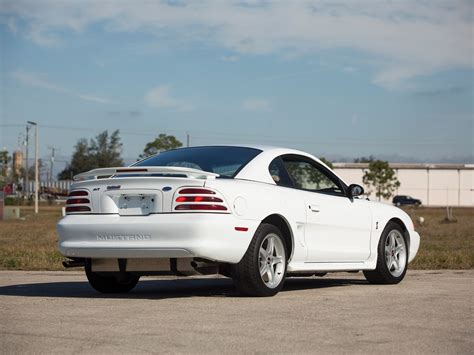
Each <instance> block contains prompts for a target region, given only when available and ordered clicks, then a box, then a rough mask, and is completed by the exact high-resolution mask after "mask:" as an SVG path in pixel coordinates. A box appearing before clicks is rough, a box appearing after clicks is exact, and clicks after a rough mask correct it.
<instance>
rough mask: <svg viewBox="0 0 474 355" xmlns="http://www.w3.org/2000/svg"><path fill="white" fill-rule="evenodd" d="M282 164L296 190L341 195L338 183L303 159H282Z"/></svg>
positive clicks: (320, 168) (322, 170)
mask: <svg viewBox="0 0 474 355" xmlns="http://www.w3.org/2000/svg"><path fill="white" fill-rule="evenodd" d="M283 163H284V166H285V168H286V170H287V171H288V174H289V175H290V177H291V179H292V180H293V182H294V185H295V187H296V188H298V189H303V190H309V191H314V192H321V193H328V194H334V195H341V194H343V190H342V187H341V184H340V182H339V181H338V180H337V179H336V178H334V177H332V176H329V174H328V173H327V172H326V171H324V169H323V168H322V167H320V166H318V165H316V164H314V163H312V162H311V161H309V160H308V159H305V158H304V157H301V158H299V157H284V158H283Z"/></svg>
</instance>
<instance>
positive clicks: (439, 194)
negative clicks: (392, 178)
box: [333, 163, 474, 207]
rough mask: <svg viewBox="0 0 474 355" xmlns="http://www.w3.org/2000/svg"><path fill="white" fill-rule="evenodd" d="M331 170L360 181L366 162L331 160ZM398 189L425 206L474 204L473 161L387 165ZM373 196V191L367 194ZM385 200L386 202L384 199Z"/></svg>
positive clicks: (347, 179)
mask: <svg viewBox="0 0 474 355" xmlns="http://www.w3.org/2000/svg"><path fill="white" fill-rule="evenodd" d="M333 165H334V171H335V172H336V173H337V174H338V175H339V176H341V177H342V178H343V179H344V180H345V181H346V182H348V183H355V184H360V185H362V186H364V185H363V183H362V177H363V175H364V172H365V171H366V170H367V168H368V164H365V163H334V164H333ZM390 166H391V167H392V168H393V169H394V170H395V171H396V174H397V177H398V180H399V181H400V184H401V185H400V188H399V189H398V190H397V191H396V192H395V194H396V195H408V196H411V197H414V198H417V199H420V200H421V201H422V203H423V205H425V206H447V205H449V206H465V207H474V164H466V165H463V164H395V163H394V164H390ZM370 198H371V199H375V194H372V195H371V196H370ZM387 202H388V201H387Z"/></svg>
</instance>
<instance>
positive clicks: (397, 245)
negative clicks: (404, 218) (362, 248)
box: [364, 222, 408, 284]
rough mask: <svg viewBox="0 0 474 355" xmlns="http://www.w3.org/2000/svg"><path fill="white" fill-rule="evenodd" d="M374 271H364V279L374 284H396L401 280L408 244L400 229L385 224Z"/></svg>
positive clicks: (396, 224)
mask: <svg viewBox="0 0 474 355" xmlns="http://www.w3.org/2000/svg"><path fill="white" fill-rule="evenodd" d="M377 254H378V255H377V266H376V268H375V270H365V271H364V275H365V278H366V279H367V280H368V281H369V282H370V283H375V284H396V283H399V282H400V281H402V280H403V278H404V277H405V273H406V271H407V264H408V244H407V240H406V239H405V234H404V231H403V229H402V227H401V226H400V225H399V224H398V223H395V222H389V223H387V226H386V227H385V229H384V230H383V232H382V235H381V237H380V241H379V245H378V250H377Z"/></svg>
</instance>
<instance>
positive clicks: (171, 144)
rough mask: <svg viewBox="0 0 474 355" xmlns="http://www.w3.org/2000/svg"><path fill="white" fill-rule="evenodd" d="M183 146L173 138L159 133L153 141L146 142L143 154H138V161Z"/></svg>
mask: <svg viewBox="0 0 474 355" xmlns="http://www.w3.org/2000/svg"><path fill="white" fill-rule="evenodd" d="M182 146H183V143H181V142H180V141H179V140H178V139H176V137H175V136H168V135H167V134H164V133H161V134H160V135H159V136H158V137H157V138H155V140H154V141H152V142H148V143H147V144H146V145H145V149H143V153H142V154H140V157H139V158H140V159H143V158H146V157H149V156H150V155H155V154H157V153H160V152H164V151H165V150H171V149H176V148H180V147H182Z"/></svg>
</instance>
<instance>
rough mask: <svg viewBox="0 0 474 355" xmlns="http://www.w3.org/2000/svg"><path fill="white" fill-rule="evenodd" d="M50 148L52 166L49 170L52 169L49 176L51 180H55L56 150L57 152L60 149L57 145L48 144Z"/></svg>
mask: <svg viewBox="0 0 474 355" xmlns="http://www.w3.org/2000/svg"><path fill="white" fill-rule="evenodd" d="M48 149H51V159H50V162H51V166H50V170H49V171H50V172H49V178H50V180H54V179H53V166H54V152H56V151H57V150H59V149H58V148H56V147H52V146H48Z"/></svg>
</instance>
